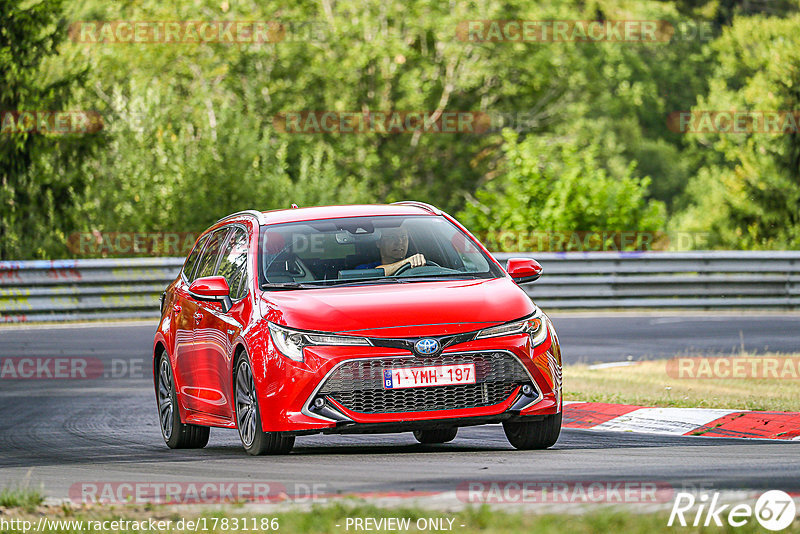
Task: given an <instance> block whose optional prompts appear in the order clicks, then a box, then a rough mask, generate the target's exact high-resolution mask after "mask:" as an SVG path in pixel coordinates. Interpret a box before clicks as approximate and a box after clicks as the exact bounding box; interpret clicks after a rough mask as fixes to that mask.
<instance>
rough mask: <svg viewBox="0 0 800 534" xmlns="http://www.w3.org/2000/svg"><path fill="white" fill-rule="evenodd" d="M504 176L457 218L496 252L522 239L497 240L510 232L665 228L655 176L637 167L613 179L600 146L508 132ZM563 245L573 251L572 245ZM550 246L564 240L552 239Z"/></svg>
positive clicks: (648, 229)
mask: <svg viewBox="0 0 800 534" xmlns="http://www.w3.org/2000/svg"><path fill="white" fill-rule="evenodd" d="M503 150H504V153H505V160H504V164H503V167H502V172H501V174H499V175H498V176H496V177H495V178H493V179H492V180H491V181H490V182H488V183H487V184H486V186H485V187H483V188H481V189H479V190H478V191H477V192H476V194H475V198H474V199H473V200H472V201H471V202H470V203H469V204H468V205H467V207H466V208H465V209H464V210H463V211H462V212H461V213H460V214H459V216H460V217H461V219H462V221H463V222H464V223H465V224H466V225H468V226H469V227H471V228H475V229H476V230H477V231H478V233H479V234H485V235H487V236H488V238H489V239H488V240H489V245H490V246H492V245H494V248H496V249H498V250H500V249H511V250H513V247H514V246H515V245H517V246H519V245H520V240H514V239H511V240H508V239H499V240H497V241H496V242H494V243H492V238H496V237H497V236H500V235H501V234H503V233H504V232H513V233H516V234H518V235H520V236H523V239H522V240H521V243H523V244H522V247H523V248H524V247H525V245H527V244H529V243H528V242H529V241H530V239H529V238H528V237H525V236H531V235H532V234H535V233H540V232H545V233H554V234H559V233H570V232H624V231H639V232H656V231H658V230H661V229H662V227H663V224H664V213H665V210H664V206H663V204H662V203H661V202H659V201H653V200H650V201H648V200H647V198H646V197H647V186H648V184H649V182H650V180H649V178H637V177H636V176H634V175H633V171H634V164H633V163H631V164H629V165H628V167H626V168H624V169H621V170H620V171H619V172H618V173H617V174H611V173H610V172H609V171H608V170H607V169H605V168H604V167H603V166H602V165H601V164H600V162H599V157H598V156H599V153H600V147H599V146H598V145H597V144H588V145H580V144H578V143H576V142H575V140H574V139H569V138H556V137H552V136H530V137H527V138H526V139H524V140H522V141H519V140H518V139H517V136H516V134H514V133H513V132H511V131H507V132H506V133H505V145H504V148H503ZM564 241H566V243H563V246H566V247H567V248H568V247H569V243H568V241H569V240H564ZM548 242H550V243H551V244H553V243H561V242H562V240H561V239H554V240H548Z"/></svg>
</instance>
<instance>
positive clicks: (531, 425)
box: [503, 412, 561, 450]
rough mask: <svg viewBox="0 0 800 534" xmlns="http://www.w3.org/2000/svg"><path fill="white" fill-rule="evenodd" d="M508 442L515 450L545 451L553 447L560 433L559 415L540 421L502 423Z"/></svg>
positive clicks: (546, 417) (549, 416)
mask: <svg viewBox="0 0 800 534" xmlns="http://www.w3.org/2000/svg"><path fill="white" fill-rule="evenodd" d="M503 430H505V432H506V438H508V442H509V443H511V445H512V446H513V447H514V448H515V449H520V450H532V449H546V448H548V447H552V446H553V445H555V443H556V441H558V435H559V434H560V433H561V413H560V412H559V413H557V414H553V415H547V416H545V418H544V419H542V420H541V421H530V422H520V423H511V422H505V423H503Z"/></svg>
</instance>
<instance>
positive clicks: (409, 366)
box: [153, 202, 561, 455]
mask: <svg viewBox="0 0 800 534" xmlns="http://www.w3.org/2000/svg"><path fill="white" fill-rule="evenodd" d="M540 273H541V267H540V266H539V264H538V263H536V262H535V261H534V260H530V259H511V260H509V261H508V264H507V266H506V269H505V270H504V269H503V267H502V266H501V265H500V264H499V263H498V262H497V261H496V260H495V259H494V258H493V257H492V256H491V254H489V252H488V251H487V250H486V249H485V248H484V247H483V246H482V245H481V244H480V243H479V242H478V241H477V240H476V239H475V238H474V237H473V236H472V235H471V234H470V233H469V232H468V231H467V230H466V229H464V227H462V226H461V225H460V224H459V223H458V222H456V221H455V220H454V219H453V218H452V217H450V216H449V215H447V214H446V213H443V212H441V211H440V210H438V209H436V208H434V207H432V206H430V205H428V204H423V203H421V202H398V203H395V204H391V205H368V206H332V207H315V208H304V209H296V208H295V209H287V210H279V211H271V212H263V213H262V212H258V211H245V212H240V213H235V214H233V215H230V216H228V217H225V218H224V219H221V220H219V221H217V223H216V224H214V225H213V226H212V227H211V228H209V229H208V230H207V231H206V232H205V233H203V234H202V235H201V236H200V237H199V238H198V240H197V242H196V243H195V246H194V248H193V250H192V251H191V253H190V254H189V256H188V257H187V258H186V262H185V263H184V265H183V269H182V270H181V273H180V275H179V276H178V278H177V279H176V280H175V281H174V282H172V283H171V284H170V285H169V287H167V289H166V291H165V292H164V294H163V296H162V299H161V320H160V322H159V325H158V330H157V332H156V335H155V341H154V347H153V349H154V350H153V356H154V358H153V370H154V376H155V392H156V398H157V401H158V413H159V420H160V422H161V431H162V434H163V436H164V440H165V441H166V442H167V445H168V446H169V447H171V448H200V447H203V446H205V445H206V443H207V442H208V435H209V427H212V426H214V427H223V428H238V429H239V435H240V437H241V440H242V444H243V445H244V448H245V450H246V451H247V452H248V453H250V454H253V455H259V454H285V453H288V452H289V451H290V450H291V449H292V447H293V445H294V440H295V436H298V435H305V434H315V433H319V432H321V433H383V432H409V431H410V432H413V433H414V436H415V437H416V439H417V440H418V441H420V442H421V443H445V442H448V441H451V440H453V439H454V438H455V437H456V432H457V431H458V428H459V427H462V426H469V425H480V424H487V423H502V424H503V428H504V430H505V434H506V436H507V437H508V440H509V442H510V443H511V444H512V445H513V446H514V447H516V448H518V449H540V448H546V447H549V446H551V445H553V444H554V443H555V442H556V440H557V439H558V435H559V432H560V430H561V350H560V347H559V344H558V338H557V337H556V332H555V330H554V329H553V325H552V323H551V322H550V320H549V319H548V317H547V315H545V314H544V313H543V312H542V311H541V310H540V309H539V308H538V307H536V305H534V303H533V302H531V300H530V298H528V296H527V295H526V294H525V293H524V292H523V291H522V289H520V288H519V286H518V284H521V283H524V282H530V281H533V280H535V279H537V278H538V277H539V275H540Z"/></svg>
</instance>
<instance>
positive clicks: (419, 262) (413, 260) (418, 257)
mask: <svg viewBox="0 0 800 534" xmlns="http://www.w3.org/2000/svg"><path fill="white" fill-rule="evenodd" d="M404 263H408V264H409V265H411V267H412V268H413V267H422V266H423V265H425V256H423V255H422V254H414V255H413V256H410V257H408V258H406V261H405V262H404Z"/></svg>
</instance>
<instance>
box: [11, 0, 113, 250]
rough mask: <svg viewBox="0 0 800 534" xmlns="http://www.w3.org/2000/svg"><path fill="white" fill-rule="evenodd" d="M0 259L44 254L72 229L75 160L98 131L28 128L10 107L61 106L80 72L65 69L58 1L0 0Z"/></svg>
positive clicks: (79, 179) (79, 177) (81, 182)
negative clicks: (0, 121) (0, 127)
mask: <svg viewBox="0 0 800 534" xmlns="http://www.w3.org/2000/svg"><path fill="white" fill-rule="evenodd" d="M0 13H2V14H3V15H2V17H0V111H2V112H4V116H3V118H4V119H5V122H4V125H5V127H6V128H5V129H4V131H3V132H2V133H0V220H2V224H1V225H0V259H18V258H30V257H47V256H48V255H49V254H51V253H52V251H53V249H54V248H56V247H57V244H59V243H63V241H64V239H65V235H66V234H67V233H68V232H69V231H70V230H71V229H72V228H74V227H75V224H76V213H75V205H76V203H77V202H79V198H80V195H81V194H82V191H83V189H84V187H85V178H84V176H83V174H82V173H81V165H82V162H84V161H85V160H86V158H87V157H89V156H90V155H91V153H92V149H93V147H94V145H95V144H96V142H97V139H98V136H97V135H95V136H92V135H83V134H71V135H56V134H43V133H37V132H35V131H27V130H28V128H24V127H19V125H18V124H15V123H14V122H13V121H14V119H13V117H14V116H15V115H14V114H13V113H16V112H24V111H29V112H31V111H32V112H39V111H67V110H68V106H69V104H70V103H71V102H72V100H71V94H72V92H73V91H74V89H75V87H76V86H78V85H79V84H80V83H81V82H82V81H83V80H84V79H85V77H86V70H85V69H84V68H81V67H77V68H72V67H70V68H66V67H64V66H63V65H62V62H69V60H67V59H65V58H64V57H63V56H62V57H59V44H60V43H61V42H62V41H63V39H64V38H65V36H66V23H65V20H64V18H63V15H62V2H61V1H60V0H43V1H41V2H27V1H22V0H0Z"/></svg>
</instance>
